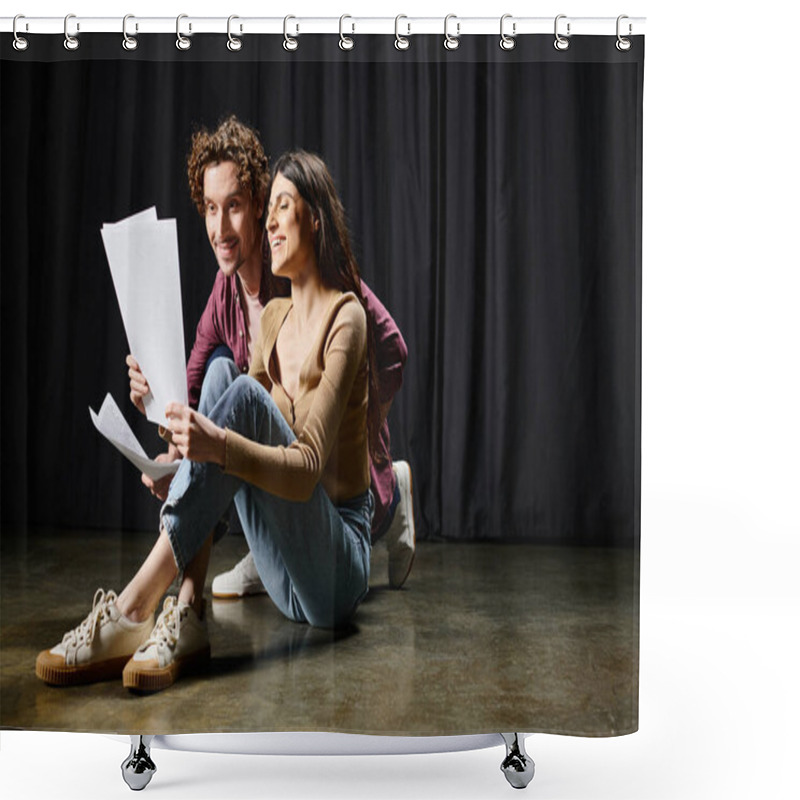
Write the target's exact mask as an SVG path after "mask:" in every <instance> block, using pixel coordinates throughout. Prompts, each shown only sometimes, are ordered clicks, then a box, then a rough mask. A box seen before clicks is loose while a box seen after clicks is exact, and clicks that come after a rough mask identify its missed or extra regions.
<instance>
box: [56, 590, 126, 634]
mask: <svg viewBox="0 0 800 800" xmlns="http://www.w3.org/2000/svg"><path fill="white" fill-rule="evenodd" d="M116 600H117V595H116V593H115V592H111V591H109V592H105V591H103V589H98V590H97V591H96V592H95V593H94V599H93V600H92V610H91V611H90V612H89V613H88V615H87V616H86V619H84V620H83V622H81V624H80V625H78V626H77V627H76V628H73V629H72V630H71V631H67V632H66V633H65V634H64V638H63V639H62V640H61V641H62V644H63V645H64V646H65V647H76V648H77V647H80V646H81V645H90V644H91V643H92V642H93V641H94V634H95V631H96V630H97V626H98V625H102V624H103V622H104V621H105V620H106V619H110V614H109V611H108V609H109V606H110V605H111V604H112V603H114V602H116Z"/></svg>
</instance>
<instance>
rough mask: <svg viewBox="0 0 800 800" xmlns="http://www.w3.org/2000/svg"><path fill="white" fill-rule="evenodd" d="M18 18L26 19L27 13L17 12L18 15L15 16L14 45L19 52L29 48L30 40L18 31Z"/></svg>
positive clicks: (26, 26)
mask: <svg viewBox="0 0 800 800" xmlns="http://www.w3.org/2000/svg"><path fill="white" fill-rule="evenodd" d="M18 19H25V15H24V14H17V16H16V17H14V26H13V31H14V42H13V47H14V49H15V50H16V51H17V52H18V53H21V52H23V51H24V50H27V49H28V45H29V44H30V42H29V41H28V40H27V39H26V38H25V37H24V36H20V35H19V34H18V33H17V20H18ZM25 30H26V31H27V30H28V23H27V22H26V23H25Z"/></svg>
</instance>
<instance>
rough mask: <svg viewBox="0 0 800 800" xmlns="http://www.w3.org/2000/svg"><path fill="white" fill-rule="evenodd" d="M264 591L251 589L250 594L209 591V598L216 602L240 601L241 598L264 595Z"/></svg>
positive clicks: (265, 591)
mask: <svg viewBox="0 0 800 800" xmlns="http://www.w3.org/2000/svg"><path fill="white" fill-rule="evenodd" d="M266 593H267V590H266V589H253V591H251V592H215V591H213V590H212V591H211V596H212V597H215V598H216V599H217V600H241V599H242V598H243V597H252V596H253V595H256V594H266Z"/></svg>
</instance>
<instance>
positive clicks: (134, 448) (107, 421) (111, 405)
mask: <svg viewBox="0 0 800 800" xmlns="http://www.w3.org/2000/svg"><path fill="white" fill-rule="evenodd" d="M89 414H90V415H91V417H92V422H93V423H94V426H95V428H97V430H98V431H100V433H101V434H103V436H105V437H106V439H108V441H109V442H111V444H113V445H114V447H116V448H117V450H119V452H120V453H122V455H124V456H125V458H127V459H128V461H130V462H131V463H132V464H134V465H135V466H136V468H137V469H138V470H139V471H140V472H143V473H144V474H145V475H149V476H150V477H151V478H152V479H153V480H154V481H157V480H158V479H159V478H163V477H164V476H165V475H172V474H173V473H175V472H177V470H178V467H179V466H180V463H181V462H180V461H171V462H169V463H161V462H159V461H153V460H152V459H151V458H148V457H147V453H145V452H144V448H143V447H142V446H141V444H139V440H138V439H137V438H136V435H135V434H134V432H133V431H132V430H131V428H130V426H129V425H128V423H127V422H126V420H125V417H124V416H122V412H121V411H120V410H119V406H118V405H117V404H116V403H115V402H114V398H113V397H112V396H111V395H110V394H107V395H106V399H105V400H103V405H102V406H100V413H98V414H95V412H94V411H93V410H92V408H91V407H90V408H89Z"/></svg>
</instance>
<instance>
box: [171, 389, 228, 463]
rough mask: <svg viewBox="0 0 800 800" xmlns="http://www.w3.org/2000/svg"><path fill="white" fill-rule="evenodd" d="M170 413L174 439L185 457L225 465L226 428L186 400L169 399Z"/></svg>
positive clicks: (173, 441)
mask: <svg viewBox="0 0 800 800" xmlns="http://www.w3.org/2000/svg"><path fill="white" fill-rule="evenodd" d="M166 413H167V421H168V422H169V429H170V430H171V431H172V443H173V444H174V445H175V447H177V448H178V452H179V453H180V454H181V455H182V456H183V457H184V458H188V459H190V460H191V461H199V462H206V461H210V462H212V463H214V464H219V465H220V466H221V467H224V466H225V441H226V433H225V430H224V429H223V428H220V427H219V426H217V425H215V424H214V423H213V422H212V421H211V420H210V419H209V418H208V417H204V416H203V415H202V414H200V413H199V412H198V411H195V410H194V409H192V408H189V406H185V405H183V404H182V403H168V404H167V408H166Z"/></svg>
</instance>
